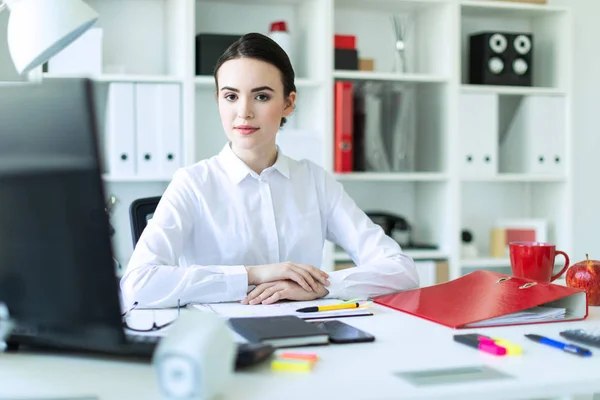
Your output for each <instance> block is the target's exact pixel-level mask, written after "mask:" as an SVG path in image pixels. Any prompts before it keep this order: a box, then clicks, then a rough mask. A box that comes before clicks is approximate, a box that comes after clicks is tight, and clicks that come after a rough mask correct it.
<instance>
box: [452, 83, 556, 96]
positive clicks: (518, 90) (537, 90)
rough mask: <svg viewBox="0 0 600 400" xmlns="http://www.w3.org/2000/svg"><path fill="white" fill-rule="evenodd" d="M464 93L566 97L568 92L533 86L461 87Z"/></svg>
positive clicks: (465, 85) (464, 85)
mask: <svg viewBox="0 0 600 400" xmlns="http://www.w3.org/2000/svg"><path fill="white" fill-rule="evenodd" d="M461 90H462V92H463V93H495V94H505V95H516V96H531V95H546V96H547V95H553V96H564V95H565V94H566V92H565V91H564V90H562V89H556V88H546V87H531V86H500V85H469V84H463V85H461Z"/></svg>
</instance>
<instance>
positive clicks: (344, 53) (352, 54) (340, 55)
mask: <svg viewBox="0 0 600 400" xmlns="http://www.w3.org/2000/svg"><path fill="white" fill-rule="evenodd" d="M334 68H335V69H349V70H353V71H357V70H358V50H356V49H334Z"/></svg>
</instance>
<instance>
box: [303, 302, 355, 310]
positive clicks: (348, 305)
mask: <svg viewBox="0 0 600 400" xmlns="http://www.w3.org/2000/svg"><path fill="white" fill-rule="evenodd" d="M358 307H360V303H342V304H332V305H330V306H314V307H304V308H299V309H297V310H296V312H317V311H331V310H343V309H346V308H358Z"/></svg>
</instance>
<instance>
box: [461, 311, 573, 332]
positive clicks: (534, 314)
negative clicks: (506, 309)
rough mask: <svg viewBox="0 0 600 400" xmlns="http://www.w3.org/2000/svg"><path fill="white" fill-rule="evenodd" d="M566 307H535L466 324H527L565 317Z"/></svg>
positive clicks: (468, 326) (476, 325)
mask: <svg viewBox="0 0 600 400" xmlns="http://www.w3.org/2000/svg"><path fill="white" fill-rule="evenodd" d="M566 313H567V309H566V308H558V307H543V306H540V307H533V308H529V309H527V310H523V311H519V312H515V313H512V314H507V315H502V316H500V317H496V318H490V319H487V320H485V321H479V322H474V323H472V324H468V325H466V327H467V328H477V327H482V326H488V325H511V324H526V323H532V322H547V321H550V320H555V319H565V316H566Z"/></svg>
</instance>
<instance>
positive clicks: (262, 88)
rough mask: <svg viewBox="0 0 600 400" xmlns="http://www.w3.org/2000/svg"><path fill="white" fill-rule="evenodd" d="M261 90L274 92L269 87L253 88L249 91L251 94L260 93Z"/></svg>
mask: <svg viewBox="0 0 600 400" xmlns="http://www.w3.org/2000/svg"><path fill="white" fill-rule="evenodd" d="M263 90H270V91H271V92H275V91H274V90H273V89H271V88H270V87H269V86H259V87H255V88H254V89H252V90H251V92H252V93H254V92H261V91H263Z"/></svg>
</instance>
